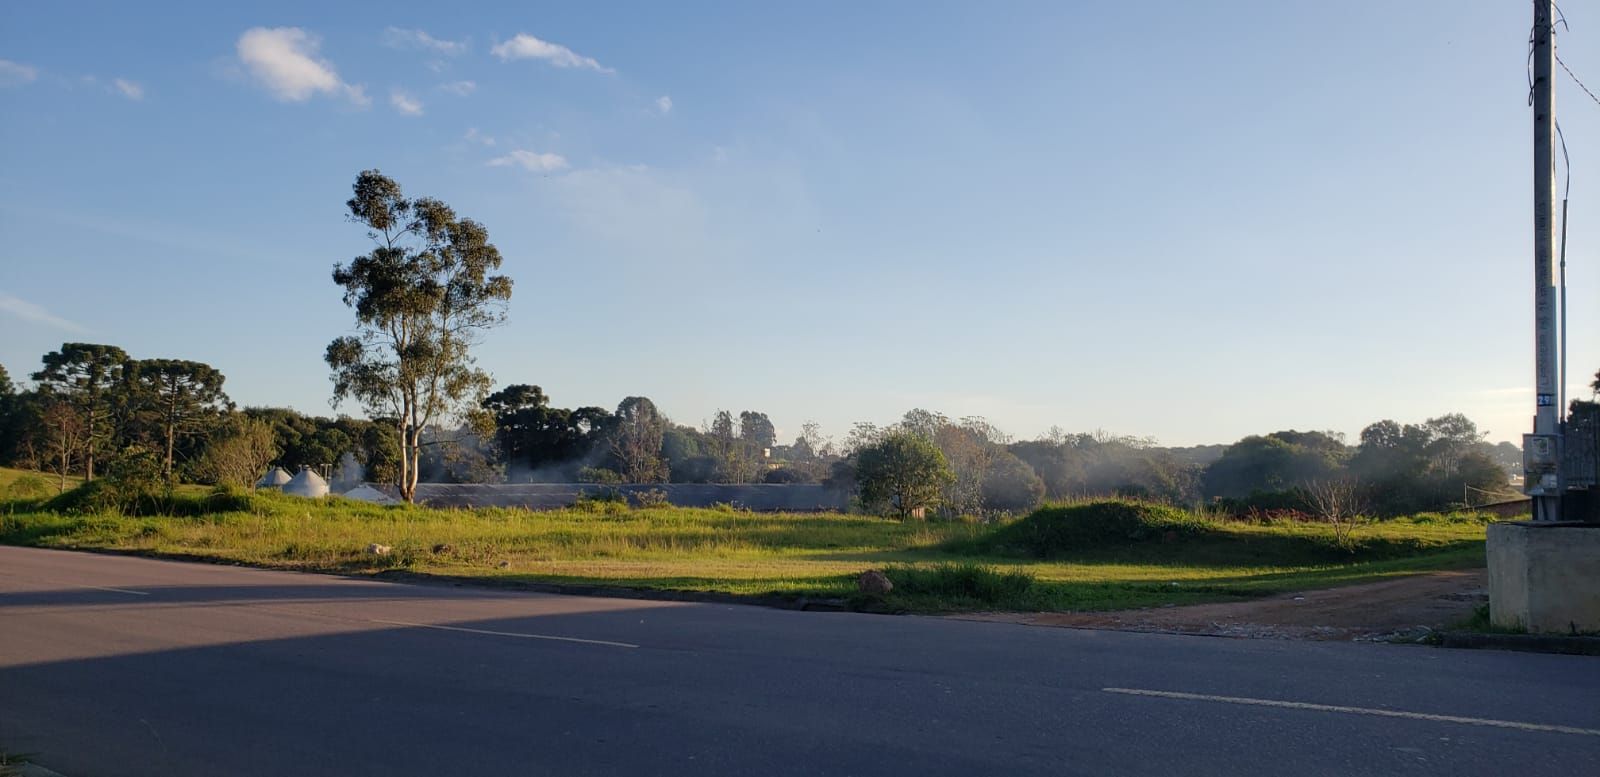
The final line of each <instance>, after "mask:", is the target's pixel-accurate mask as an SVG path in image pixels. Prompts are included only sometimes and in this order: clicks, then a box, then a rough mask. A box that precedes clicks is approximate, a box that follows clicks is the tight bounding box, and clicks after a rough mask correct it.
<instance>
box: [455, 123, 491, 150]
mask: <svg viewBox="0 0 1600 777" xmlns="http://www.w3.org/2000/svg"><path fill="white" fill-rule="evenodd" d="M461 139H462V140H465V141H467V142H468V143H477V144H480V145H484V146H492V145H494V138H492V137H490V136H488V135H485V134H483V133H481V132H479V131H478V128H477V127H470V128H468V129H467V134H465V135H463V136H461Z"/></svg>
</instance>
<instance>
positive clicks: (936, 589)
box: [883, 563, 1034, 605]
mask: <svg viewBox="0 0 1600 777" xmlns="http://www.w3.org/2000/svg"><path fill="white" fill-rule="evenodd" d="M883 573H884V574H885V575H886V576H888V578H889V582H891V583H894V590H893V591H892V593H893V594H894V595H898V596H927V597H934V598H938V599H942V600H947V601H961V602H980V603H983V604H991V605H1014V604H1017V603H1018V602H1019V600H1021V599H1022V598H1023V597H1024V596H1026V595H1027V594H1028V592H1029V591H1030V590H1032V588H1033V584H1034V579H1033V576H1032V575H1030V574H1028V573H1026V572H1002V571H1000V570H998V569H995V568H994V567H987V566H983V565H981V564H971V563H966V564H948V563H947V564H939V565H937V566H932V567H913V566H891V567H889V568H887V569H885V570H884V571H883Z"/></svg>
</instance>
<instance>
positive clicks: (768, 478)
mask: <svg viewBox="0 0 1600 777" xmlns="http://www.w3.org/2000/svg"><path fill="white" fill-rule="evenodd" d="M761 482H763V483H773V484H780V485H781V484H786V483H815V482H817V479H816V478H814V477H812V476H811V473H809V472H806V471H804V470H798V469H795V468H793V467H779V468H777V469H774V470H768V471H767V474H765V475H763V476H761Z"/></svg>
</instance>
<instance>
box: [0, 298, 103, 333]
mask: <svg viewBox="0 0 1600 777" xmlns="http://www.w3.org/2000/svg"><path fill="white" fill-rule="evenodd" d="M0 312H3V313H9V314H11V315H13V316H16V317H17V318H20V319H22V320H23V321H28V322H31V323H35V324H44V325H45V326H52V327H55V328H57V329H63V330H66V331H68V332H78V333H80V334H81V333H86V332H88V331H89V330H88V329H87V328H85V327H84V326H82V325H80V324H78V323H77V322H74V321H68V320H67V319H64V318H62V317H60V316H58V315H56V314H54V313H51V312H50V311H48V310H45V309H44V308H43V307H42V306H40V305H35V304H33V303H32V302H29V301H27V300H25V299H22V298H20V297H13V296H11V295H10V294H0Z"/></svg>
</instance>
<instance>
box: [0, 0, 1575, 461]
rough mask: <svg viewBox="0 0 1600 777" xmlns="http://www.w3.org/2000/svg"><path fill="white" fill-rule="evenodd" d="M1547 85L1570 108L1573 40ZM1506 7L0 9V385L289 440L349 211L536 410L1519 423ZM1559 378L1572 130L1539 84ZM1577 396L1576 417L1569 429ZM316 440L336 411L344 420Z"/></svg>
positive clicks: (353, 245) (1525, 154) (1132, 427)
mask: <svg viewBox="0 0 1600 777" xmlns="http://www.w3.org/2000/svg"><path fill="white" fill-rule="evenodd" d="M1567 10H1568V12H1569V19H1570V22H1571V31H1570V32H1565V31H1564V32H1563V33H1562V35H1561V37H1560V49H1559V50H1560V52H1561V55H1562V58H1563V59H1564V60H1565V61H1566V62H1567V63H1568V64H1569V65H1571V66H1572V67H1573V69H1574V70H1575V71H1576V72H1577V73H1578V74H1579V76H1580V77H1584V78H1587V79H1590V80H1592V81H1594V82H1596V83H1600V9H1595V8H1587V7H1582V6H1579V7H1574V8H1568V9H1567ZM1529 16H1530V13H1529V9H1528V7H1527V4H1526V3H1525V2H1500V3H1487V2H1479V3H1458V2H1443V1H1441V2H1411V3H1402V4H1395V3H1388V2H1344V3H1245V2H1237V3H1229V2H1223V3H1204V4H1200V3H1177V2H1168V3H1162V2H1147V3H1128V4H1121V3H1087V2H1083V3H1076V2H1073V3H1069V2H1042V3H1024V2H1005V3H993V4H991V3H982V4H980V3H923V2H916V3H913V2H880V3H843V2H838V3H804V4H800V3H796V4H776V3H732V2H728V3H710V2H702V3H682V4H677V3H674V4H668V3H626V4H624V3H607V4H576V3H575V4H564V5H552V4H535V3H526V2H518V3H484V4H466V3H463V4H439V3H404V2H399V3H383V4H372V5H357V4H354V3H351V4H345V3H337V4H336V3H326V2H320V3H294V2H276V3H270V4H248V3H190V4H179V3H163V4H160V6H159V8H157V7H156V6H146V5H143V4H126V3H106V4H81V3H49V4H44V3H26V4H24V3H8V4H5V5H4V6H3V7H0V60H3V62H0V148H3V151H0V154H3V156H0V235H3V239H0V364H4V365H6V367H7V368H8V369H10V371H11V372H12V373H13V375H18V376H20V375H23V374H26V373H28V372H31V371H33V370H34V369H37V365H38V359H39V356H40V355H41V354H43V353H44V352H46V351H49V350H53V349H54V348H55V347H57V346H59V344H60V343H61V342H62V341H64V340H87V341H95V342H109V343H114V344H117V345H121V346H123V347H124V348H126V349H128V350H129V351H130V352H131V353H132V354H134V355H135V356H138V357H155V356H171V357H178V358H191V359H197V360H201V361H206V362H209V363H211V364H213V365H216V366H218V367H219V368H221V369H222V370H223V371H224V372H225V373H226V375H227V376H228V384H227V388H228V390H229V392H230V394H231V395H232V396H233V397H234V399H235V400H236V401H238V402H240V403H241V404H274V405H290V406H293V407H296V408H299V409H301V410H304V411H308V412H316V413H324V414H325V413H328V412H330V410H329V405H328V396H329V383H328V380H327V369H326V367H325V366H324V365H323V364H322V361H321V354H322V350H323V348H324V347H325V346H326V344H327V343H328V341H330V340H332V339H333V338H334V337H336V336H338V335H340V334H343V333H345V332H346V331H347V330H348V329H349V328H350V326H351V323H352V317H351V315H350V313H349V311H348V310H347V309H346V308H345V307H344V306H343V305H342V304H341V302H340V294H339V290H338V289H337V288H336V287H335V286H334V285H333V283H332V281H331V280H330V279H329V271H330V269H331V267H332V265H333V264H334V263H335V262H339V261H344V260H347V259H349V258H350V257H352V256H354V255H356V254H358V253H360V252H362V251H364V250H366V248H367V244H366V241H365V237H364V236H363V233H362V231H361V230H360V229H359V228H357V227H355V226H352V225H350V224H347V223H346V222H345V221H344V217H343V216H344V214H343V202H344V200H345V198H346V197H347V196H348V192H349V186H350V184H351V182H352V181H353V180H354V178H355V175H356V173H357V172H359V171H360V170H363V169H366V168H373V167H376V168H379V169H381V170H383V171H384V172H385V173H387V174H389V175H391V176H393V177H395V178H396V179H397V180H399V181H400V182H401V184H402V185H403V186H404V187H405V188H406V189H407V191H408V192H409V193H412V194H418V195H421V194H426V195H430V196H434V197H438V198H440V199H443V200H445V201H446V202H449V203H450V204H452V205H453V206H455V207H456V209H457V210H458V211H459V212H461V213H462V214H464V215H468V216H471V217H473V218H475V219H477V220H479V221H481V222H482V223H484V224H485V225H486V226H487V227H488V228H489V230H490V234H491V237H492V239H493V240H494V241H495V242H496V244H497V245H498V246H499V247H500V249H501V251H502V252H503V253H504V255H505V256H506V264H505V270H506V272H507V273H508V274H509V275H511V276H512V277H513V278H514V279H515V281H516V292H515V296H514V298H513V300H512V305H511V320H510V323H509V324H508V325H507V326H505V327H504V328H501V329H499V330H495V331H493V332H491V333H490V334H489V335H488V337H487V339H486V341H485V342H484V344H483V346H482V347H481V349H480V350H479V356H480V361H481V364H482V366H484V367H485V368H487V369H488V370H490V371H491V372H492V373H493V374H494V376H495V378H496V380H497V382H498V383H501V384H505V383H521V382H526V383H537V384H540V385H542V386H543V387H544V388H545V389H546V391H547V392H548V393H549V394H550V395H551V396H552V398H553V400H554V401H555V402H556V403H558V404H561V405H565V406H577V405H587V404H598V405H607V406H614V405H615V404H616V402H617V401H618V400H620V399H621V398H622V397H623V396H625V395H630V394H643V395H646V396H649V397H651V398H653V399H655V400H656V402H657V403H658V404H659V405H660V406H661V407H662V408H663V409H664V410H665V411H666V412H667V413H668V414H669V415H671V416H672V417H673V418H674V419H675V420H678V421H680V422H685V423H691V424H697V425H698V424H699V423H700V422H701V421H702V420H703V419H705V418H708V417H709V416H710V415H711V414H712V413H714V412H715V411H716V410H717V409H718V408H729V409H732V410H735V411H738V410H741V409H755V410H762V411H765V412H767V413H769V414H770V415H771V416H772V418H773V420H774V422H775V423H776V424H777V425H778V427H779V428H780V429H781V430H783V431H784V432H785V433H786V434H787V433H794V432H797V431H798V430H799V427H800V424H801V422H802V421H804V420H807V419H815V420H817V421H819V422H821V423H822V424H823V426H824V429H825V431H827V432H828V433H831V434H835V435H840V436H842V435H843V433H844V432H845V431H847V429H848V426H849V424H850V423H851V422H852V421H857V420H870V421H876V422H880V423H881V422H888V421H892V420H894V419H895V418H897V417H898V416H899V415H900V414H901V413H903V412H904V411H905V410H907V409H910V408H912V407H926V408H929V409H934V410H940V411H943V412H945V413H947V414H950V415H952V416H964V415H983V416H986V417H988V418H989V419H990V420H991V421H993V422H995V423H996V424H998V425H999V426H1000V427H1001V428H1002V429H1004V430H1006V431H1008V432H1010V433H1011V434H1013V435H1016V436H1018V437H1024V438H1025V437H1032V436H1035V435H1037V434H1038V433H1040V432H1042V431H1043V430H1044V429H1046V428H1047V427H1049V426H1051V425H1053V424H1054V425H1060V426H1062V427H1064V428H1066V429H1069V430H1092V429H1096V428H1100V429H1106V430H1110V431H1114V432H1118V433H1126V434H1137V435H1148V436H1154V437H1156V438H1158V439H1160V440H1161V441H1162V442H1165V443H1170V444H1192V443H1205V442H1229V441H1232V440H1235V439H1237V438H1239V437H1241V436H1243V435H1246V434H1250V433H1257V432H1266V431H1271V430H1275V429H1282V428H1300V429H1306V428H1317V429H1332V430H1336V431H1342V432H1346V433H1348V434H1350V435H1352V437H1353V436H1354V434H1355V433H1356V432H1357V431H1359V429H1360V428H1361V427H1362V426H1364V425H1365V424H1366V423H1368V422H1370V421H1373V420H1376V419H1379V418H1394V419H1396V420H1400V421H1420V420H1422V419H1424V418H1426V417H1429V416H1434V415H1439V414H1442V413H1445V412H1451V411H1460V412H1465V413H1467V414H1469V415H1470V416H1472V417H1473V418H1474V419H1475V420H1477V421H1478V423H1479V425H1480V426H1481V427H1482V428H1484V429H1485V430H1487V431H1489V432H1490V435H1491V438H1493V439H1497V440H1498V439H1514V438H1516V437H1517V436H1519V435H1520V434H1521V433H1522V432H1523V431H1525V430H1526V429H1527V428H1528V427H1529V426H1530V422H1529V420H1528V419H1529V417H1530V416H1531V413H1532V404H1533V403H1532V390H1531V372H1532V353H1531V350H1532V349H1531V339H1532V335H1531V326H1530V324H1529V321H1530V319H1531V308H1532V305H1531V292H1530V288H1531V256H1530V252H1531V249H1530V247H1529V246H1530V242H1531V227H1530V223H1531V216H1530V215H1529V213H1530V197H1531V194H1530V190H1531V173H1530V171H1529V169H1528V165H1529V158H1530V142H1531V141H1530V136H1531V129H1530V122H1531V116H1530V112H1529V109H1528V107H1527V105H1526V88H1527V87H1526V80H1525V78H1526V77H1525V75H1524V61H1525V55H1526V50H1525V46H1526V37H1527V31H1528V25H1529V18H1528V17H1529ZM1557 89H1558V98H1557V99H1558V104H1559V111H1560V116H1561V120H1562V124H1563V127H1564V129H1565V130H1566V134H1567V138H1568V143H1569V146H1570V147H1571V153H1572V156H1573V162H1572V167H1573V184H1572V195H1573V198H1574V199H1573V204H1572V210H1573V228H1572V235H1571V244H1570V248H1569V264H1570V265H1571V269H1570V280H1571V286H1570V291H1569V294H1570V296H1571V298H1572V299H1573V300H1574V301H1575V305H1574V311H1573V314H1572V318H1571V321H1570V331H1571V334H1572V342H1571V353H1572V356H1573V359H1572V363H1573V367H1572V376H1571V380H1570V382H1571V383H1573V384H1579V385H1581V384H1583V383H1586V382H1587V381H1586V380H1583V379H1582V378H1584V377H1585V376H1592V375H1593V373H1594V370H1595V369H1596V368H1600V337H1597V336H1596V335H1597V334H1600V314H1597V312H1596V310H1595V305H1594V304H1593V302H1594V301H1597V300H1600V265H1597V262H1596V257H1597V256H1600V249H1597V247H1596V246H1597V245H1600V240H1597V239H1596V237H1595V235H1596V233H1595V232H1593V231H1590V230H1586V229H1585V225H1586V224H1594V223H1600V222H1596V221H1595V220H1594V219H1593V218H1592V217H1591V214H1594V213H1596V212H1597V208H1600V106H1597V105H1595V104H1594V103H1592V102H1589V101H1588V100H1587V98H1585V97H1584V96H1583V95H1582V94H1581V93H1580V92H1579V91H1578V90H1577V88H1576V87H1575V86H1574V85H1573V82H1572V81H1571V80H1570V79H1566V78H1565V77H1563V79H1562V80H1560V81H1559V82H1558V85H1557ZM1587 393H1588V392H1587V390H1583V391H1582V394H1583V395H1587ZM346 410H348V411H352V412H353V411H354V410H355V408H346Z"/></svg>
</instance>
